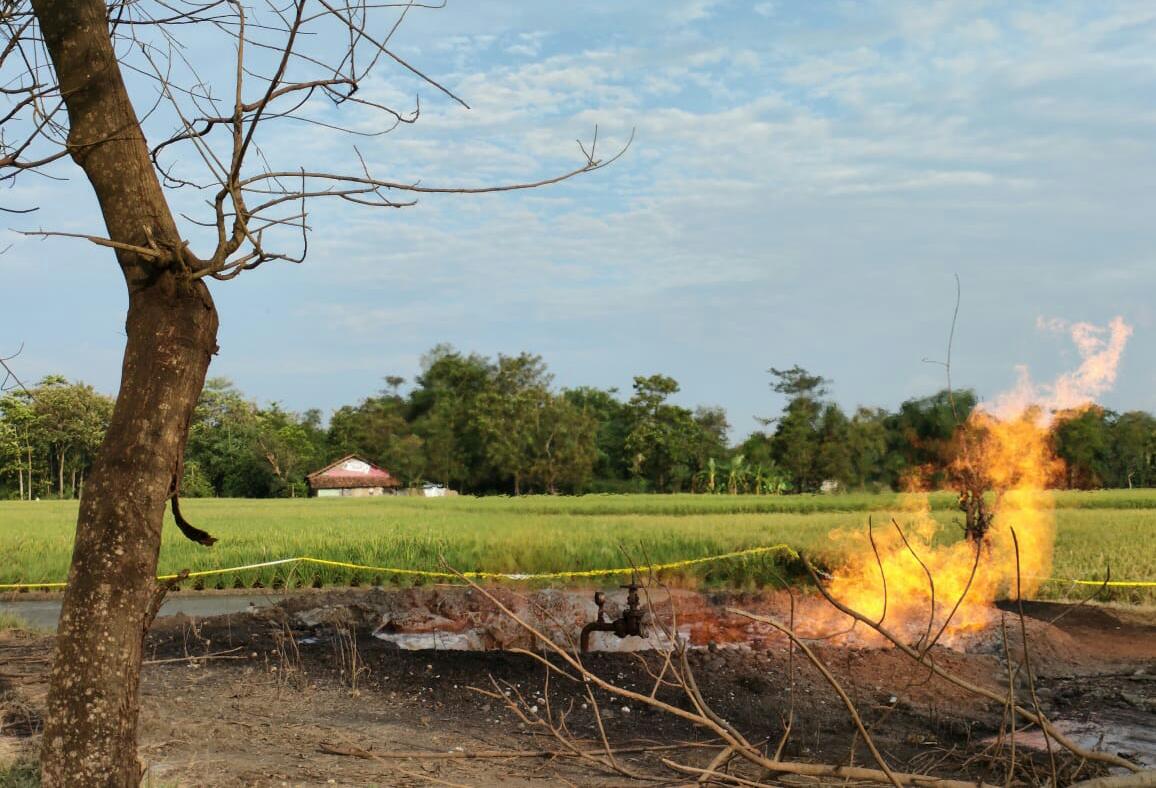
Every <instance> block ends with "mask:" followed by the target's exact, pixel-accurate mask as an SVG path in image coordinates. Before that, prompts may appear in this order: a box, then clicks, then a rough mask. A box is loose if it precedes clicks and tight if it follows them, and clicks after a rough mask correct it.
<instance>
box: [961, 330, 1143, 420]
mask: <svg viewBox="0 0 1156 788" xmlns="http://www.w3.org/2000/svg"><path fill="white" fill-rule="evenodd" d="M1036 328H1037V329H1039V330H1040V331H1046V332H1049V333H1056V334H1067V335H1068V336H1069V337H1070V338H1071V340H1072V343H1073V344H1074V345H1075V346H1076V352H1077V353H1079V355H1080V359H1081V361H1080V365H1079V366H1078V367H1077V368H1076V369H1075V370H1073V371H1071V372H1065V373H1064V374H1062V375H1060V376H1059V377H1058V378H1056V380H1055V381H1054V382H1052V383H1036V382H1035V381H1033V380H1032V378H1031V374H1030V373H1029V372H1028V368H1027V367H1026V366H1024V365H1018V366H1017V367H1016V375H1017V378H1018V379H1017V381H1016V385H1015V387H1014V388H1012V389H1011V390H1010V391H1007V392H1005V393H1003V394H1000V395H998V396H997V397H996V398H995V399H994V400H992V401H991V402H990V403H985V404H983V405H981V406H980V408H981V409H982V410H983V411H985V412H986V413H988V414H989V415H992V416H995V417H996V418H998V419H1002V420H1008V419H1015V418H1019V417H1021V416H1022V415H1023V414H1024V413H1026V412H1027V411H1028V410H1029V409H1031V408H1033V407H1034V408H1038V409H1039V413H1040V418H1041V419H1042V420H1043V421H1044V423H1045V424H1047V423H1050V422H1051V420H1052V417H1053V416H1054V415H1055V413H1057V412H1060V411H1070V410H1075V409H1078V408H1083V407H1086V406H1087V405H1089V404H1091V403H1093V402H1095V401H1096V400H1097V399H1099V398H1100V397H1101V396H1102V395H1103V394H1104V393H1106V392H1107V391H1110V390H1111V388H1112V386H1113V385H1115V383H1116V371H1117V369H1118V368H1119V366H1120V357H1121V356H1122V355H1123V353H1124V346H1125V345H1126V344H1127V343H1128V338H1129V337H1131V336H1132V327H1131V326H1129V325H1128V324H1127V323H1125V322H1124V318H1122V317H1119V316H1117V317H1114V318H1112V320H1111V322H1109V323H1108V325H1106V326H1097V325H1094V324H1092V323H1069V322H1067V321H1065V320H1061V319H1059V318H1044V317H1039V318H1037V319H1036Z"/></svg>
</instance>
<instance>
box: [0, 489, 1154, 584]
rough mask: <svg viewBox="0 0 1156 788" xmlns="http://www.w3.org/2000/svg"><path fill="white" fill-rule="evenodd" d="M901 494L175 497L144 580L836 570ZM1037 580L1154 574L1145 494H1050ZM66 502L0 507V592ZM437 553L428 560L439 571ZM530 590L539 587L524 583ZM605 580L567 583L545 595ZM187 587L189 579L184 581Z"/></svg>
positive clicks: (737, 579) (739, 575) (949, 515)
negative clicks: (189, 575)
mask: <svg viewBox="0 0 1156 788" xmlns="http://www.w3.org/2000/svg"><path fill="white" fill-rule="evenodd" d="M929 503H930V505H931V509H932V513H933V516H934V517H935V518H936V519H937V520H938V521H939V522H941V523H942V524H944V525H945V526H947V527H945V528H944V529H943V532H944V537H943V538H945V539H948V540H950V539H954V538H958V535H959V534H961V533H962V514H961V513H960V512H959V511H958V510H957V509H956V508H955V497H954V496H953V495H951V494H950V493H943V494H934V495H932V496H931V498H930V501H929ZM902 504H903V501H902V498H901V496H898V495H895V494H881V495H867V494H851V495H829V496H702V495H698V496H694V495H672V496H644V495H622V496H584V497H544V496H541V497H525V498H500V497H493V498H466V497H461V498H441V499H423V498H402V497H399V498H392V497H389V498H362V499H305V500H303V499H297V500H239V499H199V500H196V499H194V500H186V501H183V502H182V509H183V511H184V513H185V515H186V517H187V518H188V519H189V520H190V521H192V522H193V523H194V524H195V525H197V526H198V527H200V528H204V529H205V530H207V531H209V532H210V533H211V534H213V535H214V536H216V537H218V539H219V540H220V541H219V542H218V543H217V545H216V546H214V547H213V548H211V549H206V548H203V547H201V546H199V545H196V544H193V543H192V542H189V541H187V540H186V539H184V537H182V536H181V534H180V532H179V531H178V530H177V529H176V528H175V526H173V525H172V524H171V521H170V522H169V524H168V525H167V526H166V528H165V534H164V542H163V546H162V549H161V556H160V566H159V571H160V573H161V574H170V573H176V572H178V571H180V570H182V569H189V570H191V571H193V572H197V571H204V570H215V569H220V568H227V567H237V566H244V565H247V564H253V563H260V562H266V561H273V560H278V559H284V558H294V557H299V556H311V557H315V558H321V559H326V560H330V561H338V562H346V563H353V564H360V565H365V566H371V567H393V568H401V569H411V570H433V571H439V570H444V568H445V566H446V565H449V566H452V567H454V568H456V569H458V570H462V571H485V572H502V573H540V572H573V571H582V570H591V569H604V568H615V567H624V566H629V565H630V564H631V563H636V564H661V563H669V562H675V561H680V560H685V559H694V558H700V557H704V556H710V555H716V554H720V553H728V552H732V551H736V550H742V549H746V548H751V547H759V546H768V545H775V544H780V543H783V544H787V545H790V547H792V548H793V549H795V550H799V551H803V552H806V553H808V554H809V555H810V556H811V557H812V558H813V559H814V560H815V561H816V562H818V563H820V564H821V565H826V566H833V565H835V564H837V563H838V562H839V559H840V555H839V549H840V548H839V545H838V543H836V542H835V541H833V540H831V539H830V538H829V534H830V533H831V532H832V531H835V530H838V529H854V528H861V527H865V525H866V522H867V518H868V517H869V516H870V517H872V518H874V519H875V522H877V523H878V522H885V521H886V520H887V519H888V518H889V517H890V516H892V513H893V512H894V513H895V514H894V516H896V517H897V518H899V519H900V521H902V519H903V517H904V515H902V514H901V513H899V512H900V510H901V509H902V508H903V506H902ZM1055 506H1056V509H1057V511H1056V520H1057V541H1056V553H1055V566H1054V571H1053V581H1052V582H1050V583H1048V584H1046V585H1045V586H1044V587H1043V589H1042V590H1041V592H1040V596H1045V597H1050V598H1069V599H1072V598H1080V597H1082V596H1085V595H1087V594H1088V593H1089V591H1091V590H1093V589H1089V588H1087V587H1081V586H1077V585H1073V584H1072V583H1070V582H1067V581H1069V580H1073V579H1081V580H1102V579H1104V577H1105V576H1106V574H1105V573H1106V572H1107V571H1108V567H1111V577H1112V579H1113V580H1144V581H1152V580H1156V491H1129V490H1125V491H1112V492H1096V493H1072V492H1061V493H1056V494H1055ZM75 518H76V503H75V502H70V501H36V502H19V501H5V502H0V556H3V560H0V584H3V583H47V582H54V581H60V580H62V579H63V578H64V577H65V576H66V574H67V569H68V561H69V557H70V554H71V550H72V538H73V529H74V526H75ZM443 559H444V563H443ZM801 578H802V571H801V566H800V563H799V562H798V561H797V560H795V559H792V558H791V557H790V556H789V555H788V554H786V553H763V554H759V555H754V556H748V557H744V558H737V559H730V560H726V561H719V562H715V563H709V564H699V565H696V566H692V567H686V568H682V569H676V570H669V571H667V572H666V573H664V579H666V580H667V581H668V582H672V583H675V584H680V585H701V586H705V587H729V588H753V587H761V586H766V585H778V584H781V583H784V582H799V581H801ZM436 580H437V579H436V578H428V577H427V578H423V577H420V576H419V577H415V576H412V575H400V574H393V573H390V572H385V571H377V570H363V569H350V568H344V567H334V566H315V565H302V564H282V565H277V566H271V567H263V568H259V569H249V570H243V571H238V572H227V573H224V574H219V575H212V576H209V577H205V578H199V579H197V580H196V581H195V583H196V585H197V586H198V587H205V588H232V587H247V586H252V585H258V584H259V585H261V586H265V587H278V586H289V587H293V586H331V585H370V584H373V585H393V584H400V585H408V584H413V583H422V582H434V581H436ZM539 582H540V583H545V582H546V581H539ZM559 582H567V583H569V584H572V585H590V584H599V583H601V584H606V585H613V584H616V583H618V582H620V578H617V577H607V578H601V579H596V580H591V579H582V578H576V579H573V580H569V581H549V584H550V585H558V584H559ZM192 584H193V582H192V581H190V583H189V585H192ZM1108 598H1111V599H1114V600H1118V601H1126V602H1139V603H1152V602H1153V601H1156V589H1152V588H1147V589H1143V588H1141V589H1112V590H1111V592H1110V593H1109V594H1108Z"/></svg>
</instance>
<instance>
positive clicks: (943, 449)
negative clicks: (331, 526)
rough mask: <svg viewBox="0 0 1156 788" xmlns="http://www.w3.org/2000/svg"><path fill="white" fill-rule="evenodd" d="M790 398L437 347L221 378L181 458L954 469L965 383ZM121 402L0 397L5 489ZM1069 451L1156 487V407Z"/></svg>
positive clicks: (890, 482) (786, 379)
mask: <svg viewBox="0 0 1156 788" xmlns="http://www.w3.org/2000/svg"><path fill="white" fill-rule="evenodd" d="M769 373H770V376H771V380H770V388H771V389H772V390H773V391H774V392H775V393H777V394H780V395H782V396H783V397H784V398H785V400H786V403H785V405H784V406H783V408H782V411H781V413H780V414H779V415H778V416H777V417H774V418H766V419H760V421H761V426H762V429H760V430H756V431H755V432H753V433H752V434H751V435H749V436H748V437H746V438H745V439H744V440H743V441H742V442H740V443H738V444H737V445H732V444H730V442H729V441H728V432H729V430H730V424H729V423H728V421H727V415H726V412H725V411H724V410H723V409H722V408H720V407H713V406H699V407H696V408H694V409H690V408H686V407H683V406H681V405H677V404H675V403H673V402H672V401H671V398H672V397H673V396H674V395H675V394H677V393H678V391H679V385H678V382H677V381H675V380H674V379H673V378H671V377H668V376H666V375H658V374H656V375H647V376H642V375H640V376H636V377H635V378H634V381H633V386H632V388H631V391H630V392H628V393H626V394H623V393H620V392H619V391H618V390H616V389H612V388H610V389H603V388H595V387H591V386H579V387H575V388H561V389H559V388H557V387H555V386H554V383H553V377H552V375H551V374H550V372H549V370H548V368H547V366H546V363H545V362H544V361H543V360H542V358H541V357H540V356H536V355H532V354H529V353H520V354H518V355H511V356H507V355H501V354H499V355H498V356H497V357H496V358H494V359H491V358H487V357H485V356H481V355H478V354H476V353H468V354H466V353H462V352H459V351H457V350H455V349H454V348H452V347H450V346H448V345H439V346H437V347H435V348H434V349H433V350H431V351H430V352H429V353H427V354H426V355H425V356H423V358H422V364H421V371H420V373H419V374H418V375H417V377H416V378H415V379H414V380H413V382H412V385H410V386H409V387H408V390H405V389H406V385H405V384H406V380H405V379H403V378H400V377H395V376H390V377H387V378H385V383H386V385H385V388H384V389H383V390H382V391H380V392H378V393H376V394H374V395H372V396H369V397H366V398H365V399H363V400H362V401H361V402H359V403H356V404H351V405H345V406H342V407H340V408H338V409H337V410H336V411H334V412H333V413H332V414H331V415H330V417H329V419H328V422H326V421H325V419H324V417H323V415H322V413H321V411H319V410H316V409H313V410H307V411H305V412H304V413H295V412H292V411H289V410H285V409H284V408H282V407H281V406H280V405H278V404H276V403H273V404H271V405H268V406H266V407H262V406H260V405H258V404H257V403H256V402H254V401H252V400H250V399H248V398H247V397H246V396H245V395H244V394H243V393H242V392H241V391H240V390H238V389H237V387H236V386H234V385H233V384H232V383H231V382H230V381H229V380H227V379H224V378H212V379H210V380H209V381H208V382H207V384H206V385H205V389H204V391H203V392H202V394H201V396H200V399H199V400H198V403H197V407H196V411H195V413H194V417H193V423H192V425H191V428H190V431H189V439H188V444H187V446H186V452H185V463H184V475H183V481H182V494H183V495H185V496H187V497H202V496H227V497H252V498H267V497H288V496H299V495H304V494H305V493H306V487H305V475H306V474H307V473H310V472H311V471H314V470H316V469H318V468H321V467H322V466H324V465H326V464H327V463H329V462H331V461H333V460H335V459H337V458H340V457H342V456H344V455H346V454H358V455H360V456H362V457H364V458H365V459H367V460H369V461H371V462H374V463H376V464H378V465H380V466H381V467H383V468H386V469H388V470H389V471H390V473H392V474H393V475H394V476H395V477H397V478H398V479H399V480H400V481H401V483H402V484H403V485H406V486H417V485H420V484H422V483H424V482H435V483H440V484H444V485H446V486H448V487H451V488H453V489H457V490H461V491H462V492H467V493H479V494H486V493H507V494H515V495H519V494H523V493H586V492H679V491H690V492H700V493H730V494H739V493H752V494H779V493H791V492H804V493H806V492H819V491H824V490H836V489H837V490H884V489H905V488H908V487H910V486H911V485H912V484H913V483H914V482H915V481H918V484H919V486H922V487H927V488H932V489H934V488H937V487H939V486H941V485H942V484H944V483H945V482H946V480H947V474H948V469H949V466H950V464H951V461H952V460H953V459H954V457H955V453H956V452H957V450H958V445H959V430H960V427H959V424H960V423H962V422H963V421H965V420H966V418H967V416H968V414H969V413H970V412H971V410H972V409H973V408H974V407H975V406H976V404H977V398H976V395H975V393H974V391H972V390H970V389H962V390H956V391H955V392H948V391H946V390H944V391H940V392H937V393H935V394H932V395H931V396H927V397H922V398H916V399H911V400H908V401H906V402H904V403H902V404H901V405H900V406H899V407H898V409H896V410H894V411H889V410H887V409H885V408H871V407H859V408H857V409H856V410H855V411H854V412H853V413H851V414H850V415H848V414H847V413H845V412H844V411H843V409H842V408H841V407H840V406H839V405H838V404H837V403H835V402H833V401H832V400H830V399H829V397H828V391H829V389H828V385H829V381H827V380H826V379H824V378H822V377H821V376H819V375H815V374H812V373H810V372H808V371H807V370H805V369H802V368H800V367H798V366H795V367H791V368H789V369H776V368H772V369H770V370H769ZM111 412H112V400H111V399H110V398H109V397H107V396H105V395H103V394H100V393H99V392H97V391H95V390H94V389H93V388H92V387H91V386H88V385H86V384H84V383H79V382H69V381H68V380H66V379H65V378H63V377H60V376H50V377H46V378H44V379H43V380H42V381H41V382H40V383H39V384H38V385H37V386H35V387H34V388H32V389H31V390H28V391H25V390H15V391H9V392H7V393H5V394H4V395H3V396H2V397H0V497H5V498H27V499H31V498H73V497H77V496H79V493H80V490H81V488H82V487H83V484H84V479H85V476H86V473H87V471H88V468H89V467H90V465H91V463H92V460H93V457H94V456H95V453H96V450H97V448H98V447H99V445H100V442H101V440H102V438H103V435H104V431H105V429H106V427H107V424H108V420H109V417H110V414H111ZM1050 439H1051V440H1052V442H1053V445H1054V448H1055V451H1056V454H1057V455H1058V456H1059V457H1060V458H1062V459H1063V460H1064V461H1065V464H1066V471H1065V474H1064V477H1063V478H1058V479H1056V480H1055V483H1056V485H1057V486H1060V487H1067V488H1077V489H1091V488H1099V487H1150V486H1154V485H1156V417H1153V416H1152V415H1151V414H1149V413H1146V412H1143V411H1131V412H1127V413H1115V412H1113V411H1109V410H1105V409H1103V408H1100V407H1095V406H1093V407H1090V408H1088V409H1085V410H1082V411H1079V412H1077V413H1071V414H1064V415H1063V417H1062V418H1058V419H1056V420H1055V422H1054V423H1053V426H1052V428H1051V434H1050Z"/></svg>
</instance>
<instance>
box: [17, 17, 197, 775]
mask: <svg viewBox="0 0 1156 788" xmlns="http://www.w3.org/2000/svg"><path fill="white" fill-rule="evenodd" d="M32 6H33V10H34V11H35V13H36V16H37V19H38V21H39V24H40V32H41V34H42V37H43V41H44V45H45V47H46V48H47V50H48V53H49V56H50V57H51V59H52V63H53V66H54V69H55V72H56V77H57V81H58V82H59V84H60V95H61V96H62V97H63V99H64V102H65V105H66V107H67V110H68V122H69V135H68V147H69V153H70V154H71V156H72V158H73V160H74V161H75V162H76V163H77V164H78V165H79V166H80V168H81V169H82V170H83V171H84V174H85V176H86V177H87V178H88V181H89V183H90V184H91V185H92V188H93V191H94V193H95V194H96V198H97V201H98V203H99V204H100V208H101V213H102V214H103V217H104V223H105V227H106V228H107V230H108V238H110V239H112V240H113V241H115V242H116V243H118V244H122V245H123V246H122V247H120V248H118V249H117V251H116V257H117V262H118V263H119V265H120V269H121V273H122V274H123V276H124V279H125V282H126V285H127V287H128V302H129V306H128V318H127V321H126V326H125V328H126V334H127V342H126V345H125V354H124V365H123V367H122V370H121V386H120V392H119V393H118V395H117V400H116V405H115V407H114V408H113V413H112V419H111V421H110V423H109V427H108V431H107V432H106V434H105V438H104V442H103V443H102V444H101V447H100V450H99V451H98V452H97V455H96V458H95V460H94V462H93V465H92V470H91V473H90V475H89V478H88V480H87V484H85V485H84V490H83V492H82V494H81V499H80V514H79V517H78V520H77V526H76V545H75V547H74V550H73V555H72V566H71V569H70V570H69V575H68V586H67V588H66V589H65V592H64V602H63V607H62V610H61V616H60V627H59V630H58V635H57V639H56V651H55V656H54V660H53V666H52V674H51V686H50V688H49V693H48V702H47V715H46V718H45V726H44V739H43V745H42V750H41V773H42V778H43V785H44V786H45V788H62V787H63V786H69V787H71V786H81V785H83V786H116V787H117V788H129V786H132V788H136V786H138V785H139V784H140V777H141V769H140V765H139V762H138V759H137V752H136V729H137V716H138V708H139V698H138V685H139V679H140V666H141V649H142V644H143V638H144V634H145V632H146V630H147V629H148V626H149V624H150V623H151V621H150V610H151V606H152V601H153V597H154V595H155V592H156V588H157V584H156V581H155V580H154V577H155V574H156V565H157V554H158V552H159V550H160V543H161V526H162V524H163V521H164V510H165V504H166V502H167V501H168V500H169V498H170V497H171V496H172V494H173V491H174V490H175V489H176V485H177V483H178V482H179V475H178V474H179V469H180V460H181V456H182V454H183V452H184V445H185V439H186V437H187V435H188V427H189V422H190V420H191V418H192V412H193V408H194V406H195V405H196V400H197V396H198V394H199V393H200V391H201V388H202V387H203V385H204V380H205V374H206V372H207V370H208V366H209V360H210V358H211V356H212V354H213V353H214V352H215V351H216V333H217V313H216V309H215V307H214V305H213V301H212V298H211V297H210V295H209V291H208V288H206V287H205V285H204V284H203V283H202V282H200V281H194V280H193V279H192V278H191V276H190V258H189V256H188V255H187V253H186V251H185V249H184V244H183V243H182V240H181V237H180V234H179V233H178V231H177V227H176V223H175V222H174V221H173V217H172V214H171V212H170V210H169V207H168V204H167V203H166V201H165V198H164V194H163V192H162V190H161V187H160V183H159V181H158V180H157V177H156V173H155V171H154V170H153V166H152V162H151V161H150V160H149V155H148V147H147V144H146V143H145V139H144V135H143V134H142V132H141V130H140V124H139V122H138V120H137V116H136V113H135V111H134V109H133V106H132V103H131V101H130V100H129V96H128V92H127V90H126V89H125V85H124V80H123V78H122V76H121V72H120V67H119V64H118V63H117V60H116V53H115V52H114V50H113V46H112V41H111V38H110V35H109V29H108V22H107V19H106V13H107V8H106V7H105V5H104V3H103V2H102V0H32ZM129 247H135V248H137V249H145V250H152V251H151V252H148V253H142V252H136V251H133V250H132V249H130V248H129Z"/></svg>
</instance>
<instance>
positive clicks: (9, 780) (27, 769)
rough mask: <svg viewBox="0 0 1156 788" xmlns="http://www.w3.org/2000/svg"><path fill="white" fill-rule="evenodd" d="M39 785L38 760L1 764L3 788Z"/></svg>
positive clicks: (0, 779)
mask: <svg viewBox="0 0 1156 788" xmlns="http://www.w3.org/2000/svg"><path fill="white" fill-rule="evenodd" d="M39 785H40V766H39V765H38V764H37V763H36V761H33V760H19V761H17V762H15V763H9V764H0V786H3V788H37V786H39Z"/></svg>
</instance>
